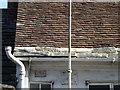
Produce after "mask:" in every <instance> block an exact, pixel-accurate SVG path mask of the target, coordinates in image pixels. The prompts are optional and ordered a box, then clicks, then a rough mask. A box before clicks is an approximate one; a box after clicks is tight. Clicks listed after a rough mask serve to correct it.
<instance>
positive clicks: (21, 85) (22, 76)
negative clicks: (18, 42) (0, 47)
mask: <svg viewBox="0 0 120 90" xmlns="http://www.w3.org/2000/svg"><path fill="white" fill-rule="evenodd" d="M5 51H6V55H7V57H8V58H9V59H10V60H11V61H12V62H14V63H15V64H16V65H17V66H18V73H16V75H17V78H18V85H17V88H20V89H22V88H25V82H24V81H25V66H24V64H23V63H22V62H21V61H20V60H19V59H17V58H16V57H14V56H13V55H12V53H11V51H12V47H11V46H7V47H5Z"/></svg>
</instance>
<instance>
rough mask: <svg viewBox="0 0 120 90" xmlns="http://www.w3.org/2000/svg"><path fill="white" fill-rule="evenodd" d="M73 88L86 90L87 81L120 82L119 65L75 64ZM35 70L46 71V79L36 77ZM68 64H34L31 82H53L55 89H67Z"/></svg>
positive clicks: (30, 76)
mask: <svg viewBox="0 0 120 90" xmlns="http://www.w3.org/2000/svg"><path fill="white" fill-rule="evenodd" d="M72 68H73V74H72V75H73V76H72V77H73V79H72V82H73V85H72V88H86V87H88V86H86V85H85V80H101V81H102V80H118V66H117V63H114V64H112V63H111V62H107V63H104V62H103V63H101V64H100V63H99V62H97V63H95V62H91V63H78V62H74V63H73V66H72ZM35 70H38V71H39V70H46V77H35ZM66 71H67V62H32V63H31V69H30V74H29V75H28V77H29V82H40V81H53V82H54V86H53V87H54V88H67V87H68V85H66V83H67V82H68V81H67V80H68V79H67V75H68V74H67V72H66Z"/></svg>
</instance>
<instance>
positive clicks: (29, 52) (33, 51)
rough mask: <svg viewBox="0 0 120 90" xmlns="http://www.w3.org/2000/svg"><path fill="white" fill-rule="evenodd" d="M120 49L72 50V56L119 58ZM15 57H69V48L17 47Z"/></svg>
mask: <svg viewBox="0 0 120 90" xmlns="http://www.w3.org/2000/svg"><path fill="white" fill-rule="evenodd" d="M118 50H119V49H118V48H115V47H103V48H72V49H71V51H72V56H75V57H78V58H79V57H80V58H86V57H95V58H117V57H118ZM14 55H15V56H23V57H24V56H68V48H57V47H15V49H14Z"/></svg>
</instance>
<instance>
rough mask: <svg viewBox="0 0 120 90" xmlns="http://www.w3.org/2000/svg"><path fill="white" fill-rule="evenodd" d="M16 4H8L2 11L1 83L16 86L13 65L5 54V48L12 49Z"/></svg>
mask: <svg viewBox="0 0 120 90" xmlns="http://www.w3.org/2000/svg"><path fill="white" fill-rule="evenodd" d="M17 8H18V3H17V2H9V3H8V9H2V83H3V84H8V85H14V86H16V83H15V81H16V76H15V69H16V67H15V64H14V63H13V62H11V61H10V60H9V59H8V58H7V56H6V53H5V46H12V47H14V44H15V34H16V20H17Z"/></svg>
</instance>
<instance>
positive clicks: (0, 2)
mask: <svg viewBox="0 0 120 90" xmlns="http://www.w3.org/2000/svg"><path fill="white" fill-rule="evenodd" d="M0 8H7V0H0Z"/></svg>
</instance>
